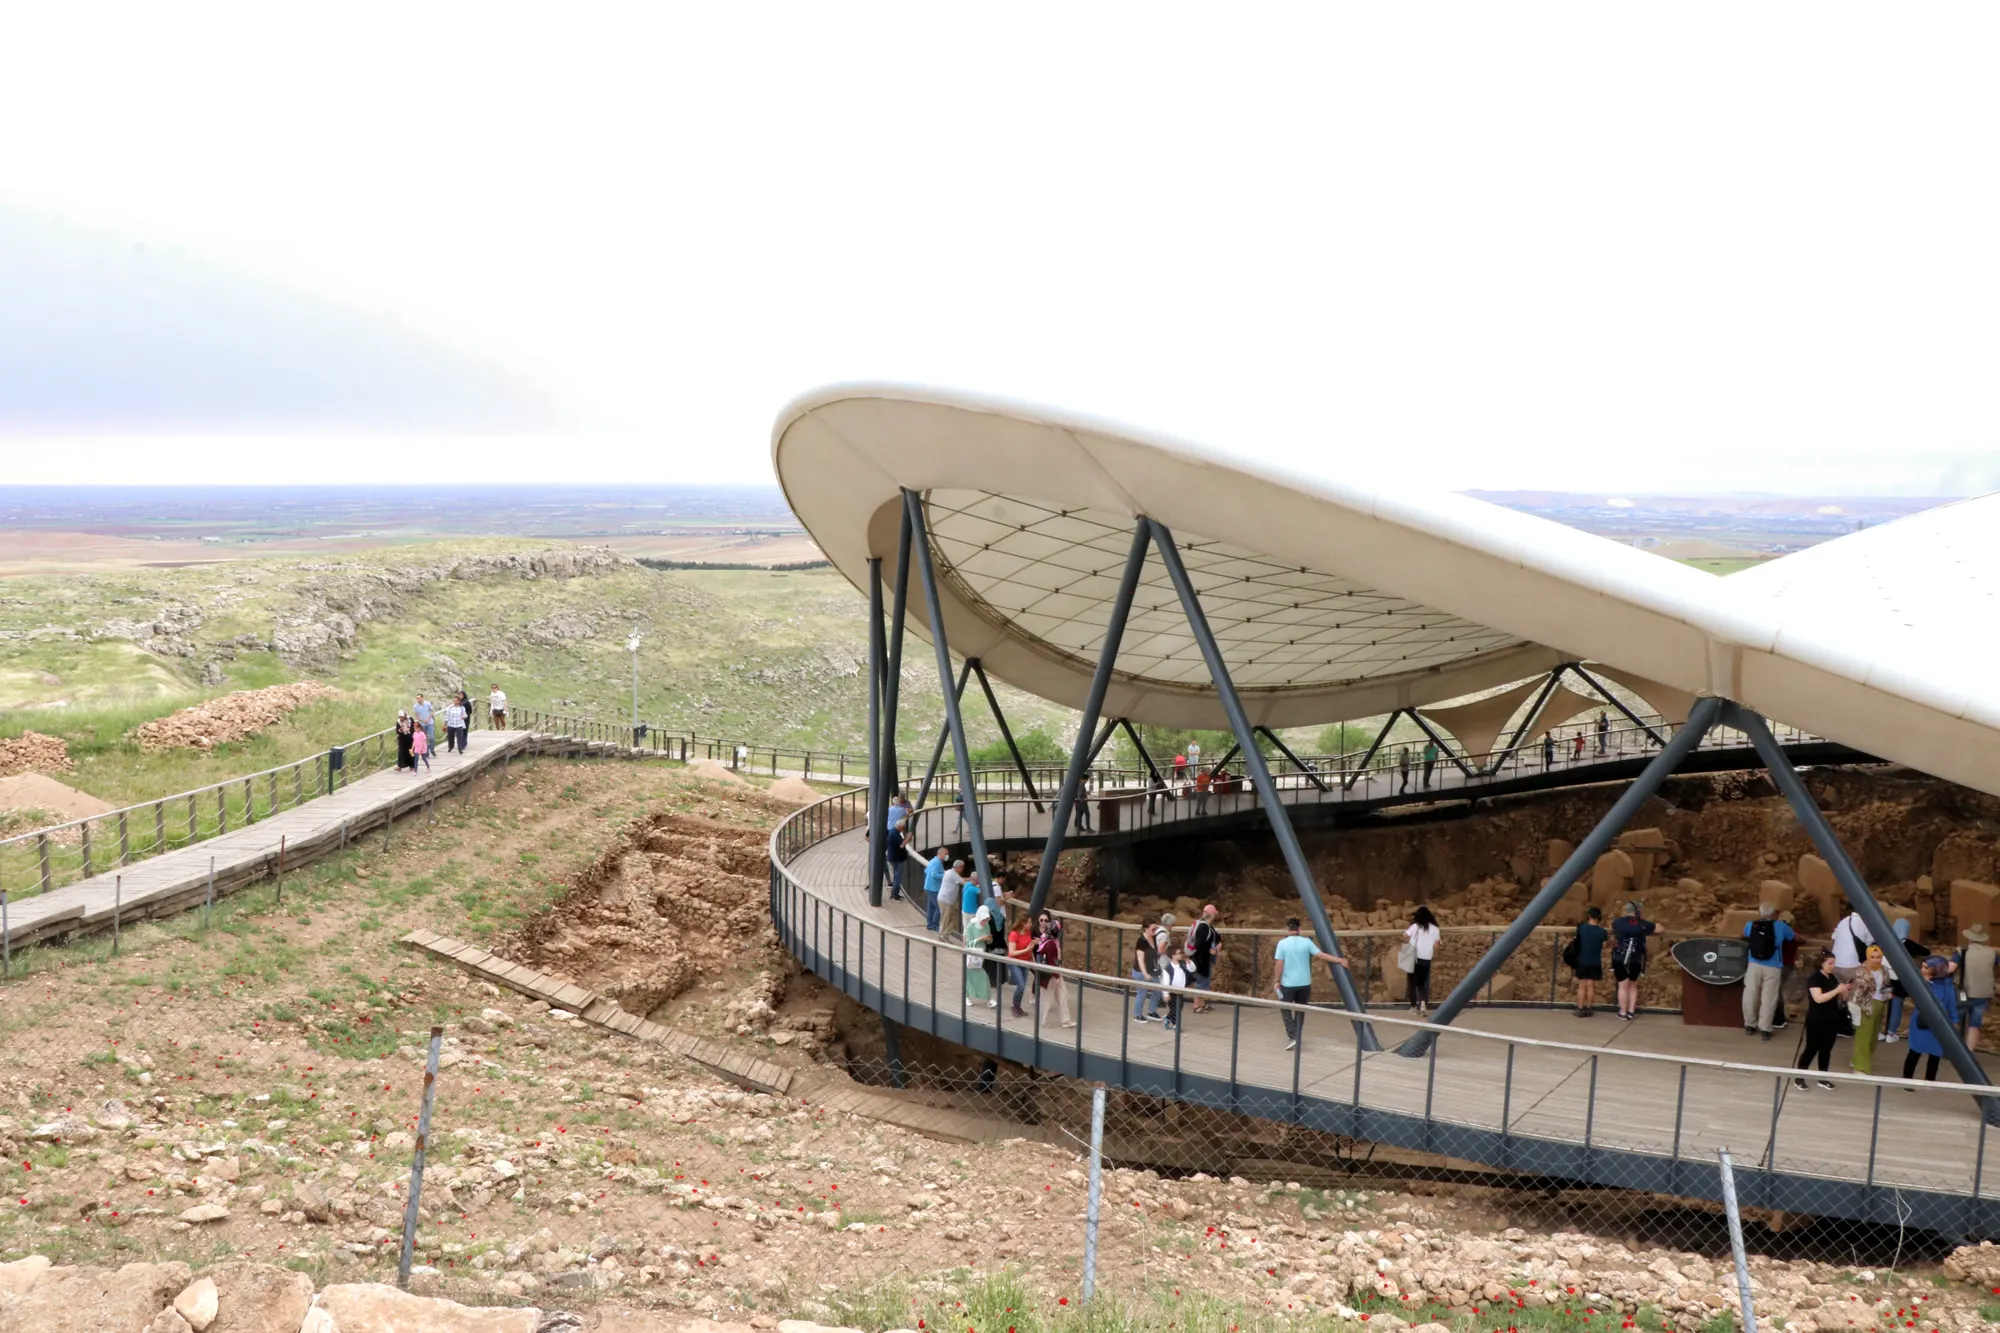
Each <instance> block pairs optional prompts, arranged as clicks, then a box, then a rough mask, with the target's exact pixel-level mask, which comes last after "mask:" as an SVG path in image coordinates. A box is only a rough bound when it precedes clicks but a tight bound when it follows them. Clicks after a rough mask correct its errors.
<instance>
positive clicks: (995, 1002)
mask: <svg viewBox="0 0 2000 1333" xmlns="http://www.w3.org/2000/svg"><path fill="white" fill-rule="evenodd" d="M986 1007H987V1008H988V1009H998V1008H999V1007H1000V1001H998V1000H988V1001H987V1002H986Z"/></svg>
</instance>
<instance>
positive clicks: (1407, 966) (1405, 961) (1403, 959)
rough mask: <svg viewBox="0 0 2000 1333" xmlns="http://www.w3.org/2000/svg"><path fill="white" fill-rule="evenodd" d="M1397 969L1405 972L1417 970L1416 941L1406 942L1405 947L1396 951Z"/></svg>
mask: <svg viewBox="0 0 2000 1333" xmlns="http://www.w3.org/2000/svg"><path fill="white" fill-rule="evenodd" d="M1396 967H1397V969H1398V970H1399V971H1403V972H1414V971H1416V970H1417V942H1416V941H1415V940H1409V939H1406V940H1404V941H1403V947H1402V948H1400V949H1398V950H1396Z"/></svg>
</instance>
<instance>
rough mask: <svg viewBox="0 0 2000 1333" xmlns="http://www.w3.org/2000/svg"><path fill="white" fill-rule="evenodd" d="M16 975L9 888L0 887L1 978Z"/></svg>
mask: <svg viewBox="0 0 2000 1333" xmlns="http://www.w3.org/2000/svg"><path fill="white" fill-rule="evenodd" d="M13 975H14V932H13V930H12V928H10V927H9V926H8V924H7V890H5V889H0V978H4V977H11V976H13Z"/></svg>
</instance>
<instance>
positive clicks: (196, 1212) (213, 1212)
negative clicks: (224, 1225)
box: [181, 1203, 229, 1226]
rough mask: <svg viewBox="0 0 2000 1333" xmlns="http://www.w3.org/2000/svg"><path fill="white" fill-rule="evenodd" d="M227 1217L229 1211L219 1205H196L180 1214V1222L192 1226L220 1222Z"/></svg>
mask: <svg viewBox="0 0 2000 1333" xmlns="http://www.w3.org/2000/svg"><path fill="white" fill-rule="evenodd" d="M228 1216H229V1210H228V1209H227V1208H225V1207H223V1206H222V1205H221V1204H219V1203H198V1204H196V1205H195V1206H194V1207H192V1208H190V1209H188V1210H186V1211H185V1212H183V1213H182V1214H181V1221H183V1222H188V1223H191V1224H194V1225H197V1226H198V1225H200V1224H201V1223H203V1222H220V1221H221V1220H222V1219H223V1218H225V1217H228Z"/></svg>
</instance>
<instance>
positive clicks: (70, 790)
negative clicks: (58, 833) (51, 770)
mask: <svg viewBox="0 0 2000 1333" xmlns="http://www.w3.org/2000/svg"><path fill="white" fill-rule="evenodd" d="M110 809H111V806H110V804H109V803H108V802H105V801H100V800H98V799H97V798H96V797H95V796H92V795H91V794H90V793H89V792H84V791H78V790H77V789H76V788H74V787H72V786H70V785H68V784H67V783H62V782H57V781H56V780H55V779H54V778H52V777H48V776H46V775H45V774H41V773H16V774H15V775H14V776H13V777H11V778H0V817H5V816H8V815H26V814H28V813H30V812H33V813H36V814H39V815H44V816H47V818H46V819H44V820H42V821H41V822H43V823H50V824H60V823H65V822H67V821H69V820H72V819H83V818H85V817H86V816H89V815H101V814H104V813H106V812H107V811H109V810H110Z"/></svg>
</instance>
